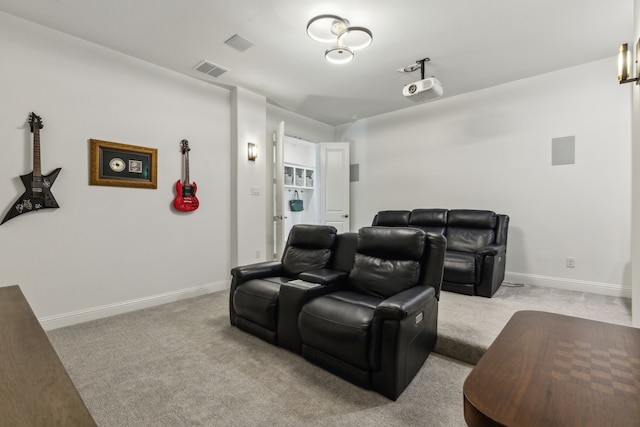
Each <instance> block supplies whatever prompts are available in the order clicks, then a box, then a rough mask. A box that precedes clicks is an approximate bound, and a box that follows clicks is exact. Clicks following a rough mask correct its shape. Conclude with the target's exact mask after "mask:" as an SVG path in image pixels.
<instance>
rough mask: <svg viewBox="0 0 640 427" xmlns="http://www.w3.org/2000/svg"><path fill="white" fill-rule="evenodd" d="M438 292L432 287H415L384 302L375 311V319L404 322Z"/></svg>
mask: <svg viewBox="0 0 640 427" xmlns="http://www.w3.org/2000/svg"><path fill="white" fill-rule="evenodd" d="M435 297H436V290H435V289H434V288H432V287H430V286H428V287H427V286H414V287H413V288H409V289H407V290H406V291H402V292H400V293H398V294H396V295H394V296H392V297H390V298H387V299H386V300H384V301H382V302H381V303H380V304H378V306H377V307H376V309H375V312H374V318H378V319H380V320H387V319H389V320H402V319H404V318H406V317H407V316H409V315H411V314H413V313H415V312H417V311H419V310H420V308H421V307H422V306H424V304H425V303H426V302H427V301H428V300H429V299H431V298H435Z"/></svg>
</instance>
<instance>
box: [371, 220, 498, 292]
mask: <svg viewBox="0 0 640 427" xmlns="http://www.w3.org/2000/svg"><path fill="white" fill-rule="evenodd" d="M372 225H374V226H386V227H389V226H391V227H415V228H420V229H422V230H425V231H433V232H439V233H442V234H444V235H445V236H446V237H447V252H446V255H445V262H444V279H443V282H442V289H443V290H445V291H451V292H457V293H463V294H467V295H479V296H483V297H489V298H490V297H491V296H493V294H494V293H495V292H496V291H497V290H498V288H499V287H500V285H501V284H502V281H503V280H504V275H505V267H506V255H507V232H508V229H509V216H507V215H504V214H496V213H495V212H493V211H487V210H472V209H452V210H448V209H414V210H412V211H408V210H385V211H380V212H378V213H377V214H376V216H375V217H374V219H373V223H372Z"/></svg>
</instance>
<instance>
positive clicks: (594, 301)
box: [435, 283, 631, 365]
mask: <svg viewBox="0 0 640 427" xmlns="http://www.w3.org/2000/svg"><path fill="white" fill-rule="evenodd" d="M438 310H439V311H438V342H437V344H436V348H435V351H436V352H438V353H439V354H442V355H445V356H448V357H451V358H453V359H457V360H460V361H463V362H466V363H470V364H472V365H475V364H476V363H477V362H478V360H479V359H480V357H481V356H482V354H484V352H485V351H486V350H487V348H488V347H489V345H491V343H492V342H493V340H494V339H495V338H496V337H497V336H498V334H499V333H500V331H501V330H502V328H503V327H504V325H506V324H507V322H508V321H509V319H510V318H511V316H512V315H513V314H514V313H515V312H516V311H520V310H539V311H549V312H552V313H559V314H565V315H568V316H575V317H582V318H586V319H591V320H599V321H602V322H608V323H615V324H618V325H623V326H631V300H630V299H629V298H621V297H611V296H606V295H596V294H591V293H586V292H574V291H567V290H562V289H553V288H546V287H541V286H529V285H525V286H516V287H514V286H510V285H509V284H506V283H505V284H503V285H502V286H501V287H500V288H499V289H498V291H497V292H496V293H495V295H494V296H493V297H492V298H483V297H470V296H468V295H461V294H456V293H452V292H444V291H443V292H442V293H441V296H440V304H439V309H438Z"/></svg>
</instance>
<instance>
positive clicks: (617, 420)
mask: <svg viewBox="0 0 640 427" xmlns="http://www.w3.org/2000/svg"><path fill="white" fill-rule="evenodd" d="M464 418H465V421H466V422H467V424H468V425H469V426H472V427H476V426H532V427H533V426H535V427H541V426H544V427H552V426H563V427H564V426H580V427H584V426H597V427H602V426H616V427H622V426H636V427H637V426H640V329H637V328H631V327H625V326H619V325H613V324H610V323H604V322H596V321H593V320H587V319H580V318H577V317H569V316H563V315H560V314H553V313H545V312H541V311H519V312H517V313H515V314H514V315H513V317H512V318H511V320H509V322H508V323H507V325H506V326H505V327H504V329H503V330H502V332H500V335H498V337H497V338H496V340H495V341H494V342H493V343H492V344H491V346H490V347H489V349H488V350H487V352H486V353H485V354H484V355H483V356H482V357H481V358H480V361H479V362H478V364H477V365H476V366H475V367H474V368H473V370H472V371H471V373H470V374H469V376H468V377H467V379H466V380H465V383H464Z"/></svg>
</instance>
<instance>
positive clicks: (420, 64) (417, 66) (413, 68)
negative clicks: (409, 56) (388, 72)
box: [396, 58, 431, 80]
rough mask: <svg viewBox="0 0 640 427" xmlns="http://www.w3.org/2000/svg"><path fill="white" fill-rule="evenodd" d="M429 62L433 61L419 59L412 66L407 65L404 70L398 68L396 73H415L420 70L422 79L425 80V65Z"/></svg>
mask: <svg viewBox="0 0 640 427" xmlns="http://www.w3.org/2000/svg"><path fill="white" fill-rule="evenodd" d="M429 61H431V59H429V58H424V59H419V60H417V61H416V62H415V63H413V64H411V65H407V66H406V67H404V68H398V69H397V70H396V71H397V72H399V73H413V72H414V71H416V70H418V69H420V79H421V80H424V69H425V68H426V67H425V64H426V63H427V62H429Z"/></svg>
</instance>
